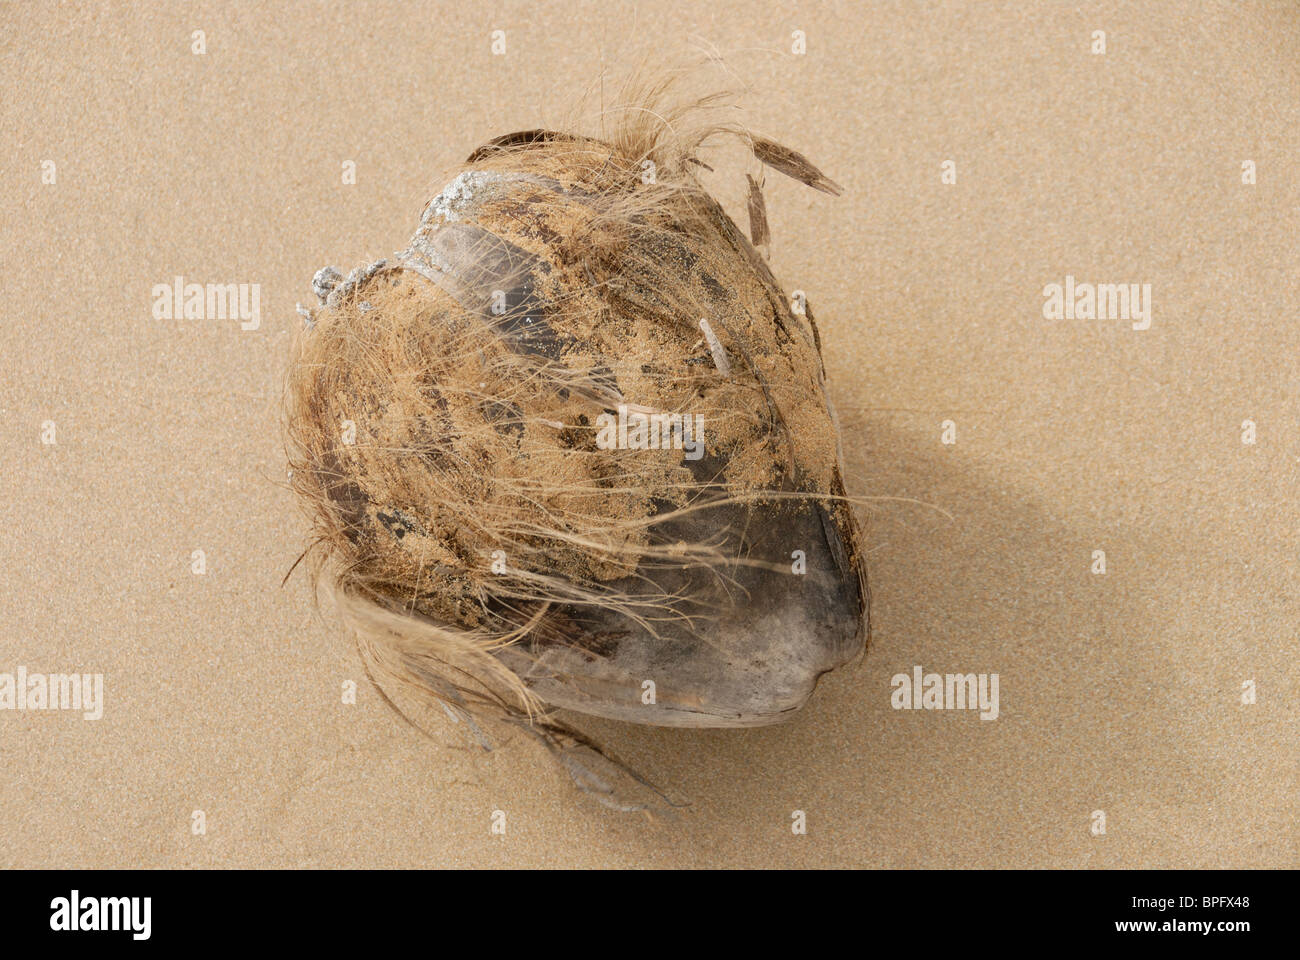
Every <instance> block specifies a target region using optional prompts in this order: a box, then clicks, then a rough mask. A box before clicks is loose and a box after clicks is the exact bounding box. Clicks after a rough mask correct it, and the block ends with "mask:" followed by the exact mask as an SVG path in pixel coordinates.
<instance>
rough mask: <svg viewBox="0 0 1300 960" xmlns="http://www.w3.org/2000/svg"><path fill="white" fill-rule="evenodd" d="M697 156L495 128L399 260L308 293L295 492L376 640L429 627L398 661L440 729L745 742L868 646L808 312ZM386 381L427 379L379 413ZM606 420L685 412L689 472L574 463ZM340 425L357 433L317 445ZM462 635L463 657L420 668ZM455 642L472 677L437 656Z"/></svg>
mask: <svg viewBox="0 0 1300 960" xmlns="http://www.w3.org/2000/svg"><path fill="white" fill-rule="evenodd" d="M758 142H759V143H761V145H762V151H763V153H764V154H766V159H767V160H768V162H773V163H775V164H776V166H775V169H778V170H781V171H782V172H786V173H790V174H791V175H792V176H793V175H795V173H798V175H799V179H803V180H805V182H811V183H813V185H815V186H818V187H819V189H828V188H827V186H826V184H829V183H830V181H827V180H825V178H824V177H823V176H822V175H821V174H820V172H819V171H817V170H816V169H815V168H813V167H812V166H811V164H809V163H808V162H807V160H806V159H805V158H803V157H802V156H800V155H799V154H795V153H793V151H784V152H783V148H778V147H777V146H776V145H774V144H772V142H771V141H767V140H760V141H758ZM647 157H649V158H654V159H655V162H656V163H657V165H658V177H657V179H656V178H652V179H650V180H647V178H646V177H645V170H646V162H645V161H646V158H647ZM792 158H793V159H792ZM693 164H696V165H698V161H697V160H696V159H695V158H694V156H693V154H692V153H691V152H690V151H689V150H682V149H680V148H678V149H676V150H669V149H667V148H664V147H662V145H656V144H655V143H653V142H649V143H636V142H635V141H632V142H629V141H628V139H627V138H624V139H623V140H622V141H620V142H603V141H600V140H594V139H590V138H583V137H576V136H569V135H566V134H561V133H555V132H550V131H541V130H535V131H524V132H521V133H517V134H510V135H507V136H505V137H501V138H498V139H496V140H494V141H492V142H491V143H489V144H486V145H485V146H484V147H481V148H479V149H478V150H476V151H475V152H474V153H473V154H472V155H471V156H470V158H469V160H468V161H467V164H466V166H465V169H464V170H462V171H461V172H460V173H459V175H457V176H456V177H455V178H454V179H453V180H452V181H451V182H450V183H449V184H448V185H447V187H446V188H444V189H443V190H442V191H440V192H439V193H438V195H436V196H435V197H434V198H433V199H432V200H431V201H430V202H429V203H428V204H427V205H426V207H425V209H424V211H423V214H422V216H421V218H420V223H419V226H418V229H417V230H416V233H415V235H414V236H413V238H412V240H411V243H410V245H409V246H408V247H407V248H406V249H405V250H403V251H401V252H400V253H398V254H396V255H395V256H394V257H392V258H389V259H388V260H385V261H379V262H377V263H376V264H372V265H370V266H369V267H366V268H362V269H360V270H358V271H354V272H353V273H352V274H351V275H350V276H349V277H348V278H347V279H343V278H342V275H341V274H340V273H338V272H336V271H322V272H321V273H318V274H317V278H316V289H317V294H318V296H319V297H320V299H321V305H320V307H318V308H317V309H315V310H312V311H308V314H309V321H310V324H311V329H310V331H309V332H308V333H307V334H305V336H304V342H305V345H304V347H303V351H304V352H303V356H302V360H301V363H300V365H299V367H298V371H299V372H298V374H297V375H296V378H295V379H294V381H293V383H292V384H291V391H292V393H293V394H294V403H295V405H294V407H293V412H291V424H290V427H291V430H290V432H291V439H292V441H293V445H294V449H295V450H296V451H297V454H298V458H299V459H298V461H297V462H296V464H295V478H296V480H295V485H296V486H297V487H298V489H299V492H300V493H303V494H304V496H306V498H307V499H308V501H309V502H310V503H312V504H313V506H314V508H315V510H316V513H317V521H318V522H317V527H318V534H319V536H318V543H319V544H320V545H322V547H323V548H324V551H325V553H326V554H328V555H329V557H330V558H331V559H332V564H325V566H327V567H329V569H331V570H332V571H333V573H332V576H334V577H335V578H336V579H338V580H339V581H340V582H341V583H342V584H343V585H344V587H345V592H346V591H348V590H350V591H351V592H352V593H353V594H356V595H364V597H365V598H366V600H367V602H370V603H373V604H376V605H377V606H379V607H383V608H384V609H385V610H386V611H388V614H391V615H392V616H393V617H397V618H399V619H398V621H397V623H398V625H397V626H393V627H392V629H391V630H390V631H389V632H391V633H395V634H400V633H401V632H402V630H403V628H402V627H401V626H400V623H401V622H402V621H401V620H400V618H407V622H409V623H411V624H413V625H414V624H419V625H420V629H425V628H428V629H430V630H434V631H435V633H434V634H431V636H433V637H435V639H433V640H430V641H429V642H428V643H426V644H425V645H424V646H423V647H418V649H417V647H415V646H413V645H412V644H409V643H408V644H405V645H403V646H402V647H401V651H400V652H399V653H397V654H396V655H395V659H396V661H398V662H399V663H400V664H404V665H405V669H406V673H407V676H408V678H409V677H413V678H414V682H415V684H416V685H417V686H422V687H424V688H425V689H427V690H428V691H429V692H430V693H431V694H432V695H433V696H435V697H437V698H438V699H439V700H442V701H443V703H444V705H449V706H450V707H451V708H452V709H453V713H455V712H457V711H460V710H461V708H465V709H466V710H467V711H468V712H472V710H470V707H472V706H473V705H474V704H475V703H477V704H482V703H485V702H489V701H490V702H493V703H495V704H497V705H505V710H506V713H507V714H508V715H511V716H513V717H514V718H515V719H518V718H519V717H521V716H522V715H523V713H524V712H525V711H526V710H530V709H531V707H532V705H536V704H541V705H544V707H552V708H563V709H568V710H573V711H578V712H582V713H587V714H592V715H597V716H603V717H610V718H614V719H619V720H626V721H629V722H633V723H643V724H657V725H664V726H679V727H742V726H755V725H761V724H768V723H773V722H776V721H779V720H781V719H783V718H785V717H788V716H789V715H790V714H791V713H792V712H793V711H795V710H797V709H798V708H799V707H800V706H801V705H802V704H803V703H804V702H805V701H806V700H807V698H808V697H809V696H810V694H811V692H812V690H813V688H814V686H815V684H816V682H817V679H818V677H820V676H821V675H822V674H823V673H825V672H827V671H828V670H831V669H834V668H835V667H837V666H839V665H841V664H843V663H845V662H847V661H848V660H850V659H851V658H853V657H854V656H855V655H857V654H859V653H860V652H861V651H862V649H863V646H864V642H865V623H866V615H867V606H868V592H867V586H866V576H865V566H864V562H863V556H862V547H861V543H860V537H859V532H858V529H857V526H856V523H855V520H854V517H853V513H852V511H851V509H850V506H849V503H848V500H847V498H846V497H845V491H844V484H843V480H842V475H841V466H840V456H839V447H838V435H837V431H836V425H835V420H834V415H833V412H832V409H831V405H830V401H829V397H828V395H827V391H826V382H825V371H824V367H823V364H822V360H821V353H820V339H819V335H818V332H817V329H816V326H815V323H814V321H813V318H812V314H811V311H810V310H809V311H804V312H802V313H796V312H795V311H793V310H792V309H791V306H790V302H789V301H788V300H787V298H786V296H785V294H784V293H783V292H782V291H781V289H780V287H779V285H778V284H777V282H776V280H775V278H774V277H773V275H772V273H771V271H770V270H769V269H768V267H767V264H766V262H765V261H764V259H763V258H762V257H761V256H760V255H759V254H758V252H757V251H756V250H755V248H754V246H753V245H752V244H751V243H750V241H749V239H747V238H746V237H745V236H744V234H743V233H742V232H741V231H740V230H739V229H738V228H737V227H736V225H735V223H733V221H732V220H731V219H730V217H729V216H728V215H727V214H726V213H725V212H724V211H723V209H722V208H721V207H720V206H719V205H718V204H717V203H716V202H715V201H714V200H713V199H712V198H711V197H710V196H709V195H708V194H707V193H706V192H705V191H704V190H703V189H702V188H701V187H700V186H699V184H698V183H697V182H696V180H695V178H694V174H693V172H692V165H693ZM792 171H793V172H792ZM752 182H753V181H752V180H751V183H752ZM764 222H765V217H764ZM764 239H766V229H764ZM331 337H333V339H332V340H331V339H330V338H331ZM312 338H317V343H316V345H315V346H314V347H313V345H312ZM321 338H324V339H323V340H322V339H321ZM439 338H441V339H439ZM358 340H365V341H366V343H365V347H364V351H362V350H360V349H359V348H356V347H355V346H354V345H355V343H356V342H357V341H358ZM444 342H446V343H448V344H451V343H454V344H456V346H455V348H454V349H455V350H457V351H461V352H459V353H456V354H455V356H456V357H457V358H458V359H457V361H456V363H454V364H453V363H450V362H449V361H448V359H447V358H448V357H449V356H451V353H452V350H453V348H452V347H445V348H444V347H442V346H440V344H442V343H444ZM467 343H468V344H469V346H466V344H467ZM385 351H390V352H392V354H393V355H392V357H391V358H389V357H388V355H387V354H385ZM426 361H427V362H426ZM385 364H387V366H385ZM362 366H364V369H362ZM471 368H472V369H471ZM478 370H484V371H488V372H484V373H481V374H480V373H477V372H474V371H478ZM502 371H505V373H502ZM386 376H387V377H391V378H392V379H393V382H394V383H396V382H398V381H402V382H405V381H406V380H410V379H412V378H413V379H415V380H417V381H418V382H419V383H420V384H422V386H421V388H420V391H419V392H418V393H411V394H410V396H411V397H415V398H417V399H415V400H410V401H408V402H407V403H406V405H405V406H404V407H402V408H401V415H400V416H399V415H397V414H395V413H394V411H395V409H397V408H398V407H399V406H400V405H399V404H398V403H397V402H396V401H395V400H394V396H395V390H396V388H395V387H394V386H393V383H385V382H384V378H385V377H386ZM480 377H482V378H485V379H480ZM466 378H468V379H467V380H466V382H467V383H469V386H468V387H464V386H463V385H459V384H460V380H462V379H466ZM423 385H427V386H423ZM412 404H414V406H412ZM620 409H622V410H624V411H626V410H632V411H643V412H647V414H648V412H659V413H673V414H678V415H681V416H684V417H688V418H689V417H693V416H698V417H700V418H701V420H700V421H699V422H702V423H703V424H704V430H703V433H704V435H703V437H702V441H703V443H702V447H703V449H702V452H701V453H700V455H699V456H698V458H692V457H688V456H687V455H686V452H685V451H684V450H683V449H677V448H670V449H626V448H624V449H606V448H603V447H601V446H599V445H598V444H595V443H593V440H592V437H593V433H594V432H595V425H596V424H597V423H598V422H607V421H608V418H610V417H613V416H615V414H616V413H617V412H618V411H620ZM295 417H296V420H295V419H294V418H295ZM602 417H603V418H605V420H604V421H602ZM340 420H348V421H349V422H353V423H355V424H356V426H357V431H358V434H359V436H360V439H358V440H356V441H354V443H353V444H347V443H346V442H343V443H340V442H339V441H338V440H337V439H336V437H335V433H336V430H335V425H336V424H337V423H338V422H339V421H340ZM688 422H690V421H689V420H688ZM471 488H472V490H471ZM467 491H469V492H467ZM448 492H450V496H448ZM449 504H450V506H449ZM457 511H459V512H457ZM494 547H495V548H499V550H494V549H493V548H494ZM492 555H496V556H497V558H498V563H497V566H496V567H495V568H493V567H491V566H490V565H489V562H488V560H487V557H489V556H492ZM430 557H436V558H437V560H436V562H431V561H430ZM502 558H504V560H503V559H502ZM412 629H414V627H413V628H412ZM457 630H459V631H463V632H464V633H463V636H465V637H467V638H469V640H468V641H467V643H466V644H461V643H460V641H459V640H456V641H447V642H446V643H445V645H444V646H439V645H440V644H443V643H444V642H443V641H442V640H440V639H437V638H441V637H443V636H444V635H446V634H447V633H448V632H449V631H457ZM462 647H466V648H473V649H474V650H475V656H478V657H479V659H476V660H472V661H464V662H461V661H457V660H456V656H455V654H457V653H458V652H459V651H461V650H462ZM453 648H454V649H453ZM484 657H486V658H490V661H489V660H487V659H483V658H484ZM440 663H441V664H443V665H449V669H447V670H445V671H440V670H439V669H438V664H440ZM466 663H470V664H471V665H470V666H466V665H465V664H466ZM474 664H477V666H474ZM485 673H486V674H493V676H490V677H489V676H485ZM471 675H472V676H471ZM502 677H505V678H506V679H507V681H508V682H507V683H506V684H505V686H506V687H508V688H509V689H506V690H504V691H503V686H502V683H501V678H502ZM467 678H468V679H469V680H471V681H473V682H469V683H467V682H466V680H467ZM468 690H472V691H474V693H473V694H467V691H468ZM512 696H517V697H518V698H519V703H518V704H517V705H514V704H513V703H512V701H511V697H512ZM548 722H549V721H548Z"/></svg>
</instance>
